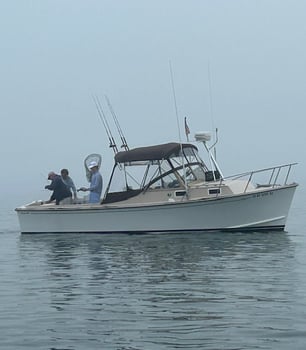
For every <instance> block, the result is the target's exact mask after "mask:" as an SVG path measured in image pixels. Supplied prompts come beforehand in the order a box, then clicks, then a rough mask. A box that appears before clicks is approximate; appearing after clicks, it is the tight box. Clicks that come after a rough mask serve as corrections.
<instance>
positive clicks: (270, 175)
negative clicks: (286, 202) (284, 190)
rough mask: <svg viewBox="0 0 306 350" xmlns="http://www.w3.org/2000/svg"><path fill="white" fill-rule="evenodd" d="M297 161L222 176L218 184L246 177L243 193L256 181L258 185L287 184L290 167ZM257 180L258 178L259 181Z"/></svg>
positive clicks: (274, 185) (277, 185)
mask: <svg viewBox="0 0 306 350" xmlns="http://www.w3.org/2000/svg"><path fill="white" fill-rule="evenodd" d="M296 164H298V163H289V164H284V165H278V166H275V167H270V168H263V169H259V170H252V171H248V172H245V173H240V174H235V175H231V176H227V177H223V178H222V179H221V180H220V185H221V184H222V182H223V181H224V180H227V181H228V180H239V179H246V186H245V188H244V193H245V192H246V191H247V190H248V188H249V186H250V184H254V183H256V186H257V188H259V187H272V188H274V187H279V186H284V185H287V184H288V178H289V175H290V172H291V170H292V167H293V166H294V165H296ZM257 180H260V181H259V182H258V181H257Z"/></svg>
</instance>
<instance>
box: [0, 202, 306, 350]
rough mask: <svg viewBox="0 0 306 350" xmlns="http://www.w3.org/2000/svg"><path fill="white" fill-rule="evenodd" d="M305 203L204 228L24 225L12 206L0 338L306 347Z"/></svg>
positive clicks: (20, 342)
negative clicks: (230, 227) (276, 215)
mask: <svg viewBox="0 0 306 350" xmlns="http://www.w3.org/2000/svg"><path fill="white" fill-rule="evenodd" d="M302 204H303V198H302V196H301V195H300V197H299V196H298V195H297V199H296V200H295V202H294V203H293V206H292V210H291V213H290V218H289V220H288V225H287V232H283V233H272V232H271V233H250V234H242V233H241V234H239V233H235V234H228V233H226V234H222V233H220V234H202V235H201V234H187V233H186V234H180V235H116V236H111V235H67V236H62V235H20V233H19V232H18V223H17V218H16V216H15V213H14V212H13V211H12V208H2V210H1V214H0V237H1V246H0V250H1V254H0V263H1V264H0V274H1V275H0V307H1V309H0V310H1V312H0V349H5V350H13V349H14V350H18V349H31V350H33V349H54V350H55V349H57V350H60V349H61V350H64V349H65V350H66V349H117V350H136V349H137V350H146V349H148V350H149V349H154V350H155V349H158V350H163V349H165V350H166V349H210V350H213V349H216V350H220V349H248V350H249V349H278V350H279V349H286V350H287V349H305V343H306V256H305V252H306V234H305V222H306V220H305V218H304V213H305V209H304V208H303V205H302Z"/></svg>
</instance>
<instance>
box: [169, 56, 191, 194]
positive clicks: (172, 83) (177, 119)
mask: <svg viewBox="0 0 306 350" xmlns="http://www.w3.org/2000/svg"><path fill="white" fill-rule="evenodd" d="M169 68H170V76H171V85H172V93H173V101H174V107H175V115H176V122H177V128H178V134H179V141H180V145H181V154H182V165H183V174H184V186H185V190H186V193H187V180H186V169H185V162H184V155H183V145H182V138H181V131H180V123H179V117H178V110H177V103H176V95H175V88H174V79H173V72H172V65H171V61H169Z"/></svg>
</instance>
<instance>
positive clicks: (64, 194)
mask: <svg viewBox="0 0 306 350" xmlns="http://www.w3.org/2000/svg"><path fill="white" fill-rule="evenodd" d="M48 179H49V180H51V181H52V182H51V184H50V185H47V186H45V189H48V190H50V191H53V193H52V195H51V197H50V202H52V201H54V200H55V204H56V205H58V204H59V202H60V201H61V200H63V199H64V198H68V197H71V196H72V195H71V192H70V190H69V188H68V187H67V186H66V185H65V184H64V182H63V181H62V178H61V176H60V175H57V174H55V173H54V172H50V173H49V175H48Z"/></svg>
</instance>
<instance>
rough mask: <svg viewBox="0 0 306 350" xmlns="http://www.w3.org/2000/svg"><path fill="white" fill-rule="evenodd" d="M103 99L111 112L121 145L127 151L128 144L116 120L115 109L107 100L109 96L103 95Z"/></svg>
mask: <svg viewBox="0 0 306 350" xmlns="http://www.w3.org/2000/svg"><path fill="white" fill-rule="evenodd" d="M105 99H106V102H107V105H108V108H109V110H110V112H111V114H112V116H113V119H114V122H115V124H116V127H117V130H118V133H119V136H120V138H121V142H122V145H121V147H122V148H124V150H125V151H128V150H129V146H128V144H127V142H126V138H125V137H124V134H123V131H122V129H121V126H120V124H119V121H118V118H117V116H116V113H115V111H114V109H113V106H112V105H111V103H110V100H109V98H108V97H107V96H106V95H105Z"/></svg>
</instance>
